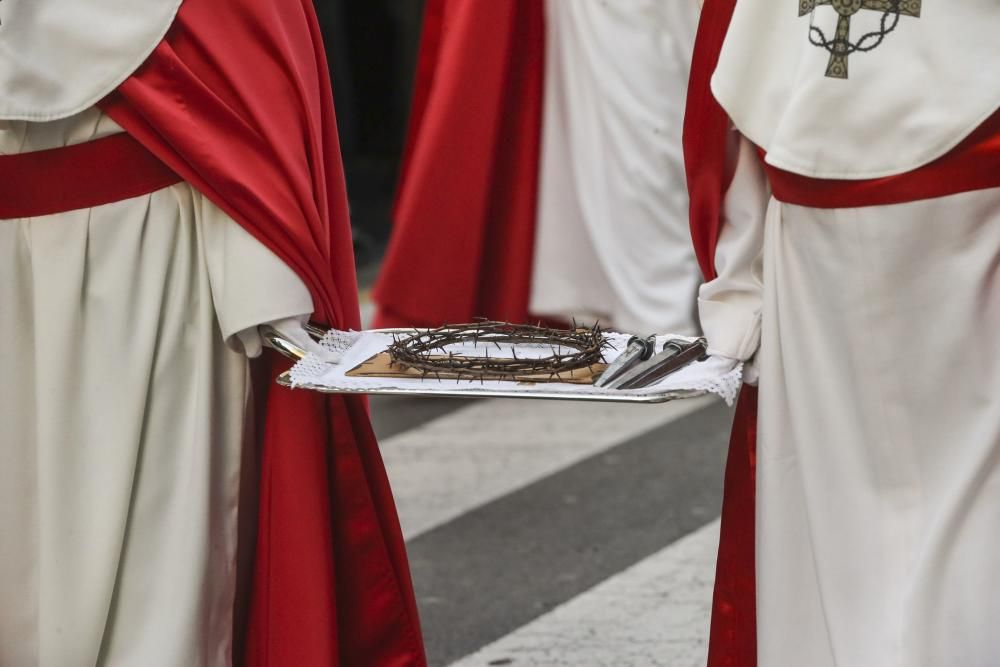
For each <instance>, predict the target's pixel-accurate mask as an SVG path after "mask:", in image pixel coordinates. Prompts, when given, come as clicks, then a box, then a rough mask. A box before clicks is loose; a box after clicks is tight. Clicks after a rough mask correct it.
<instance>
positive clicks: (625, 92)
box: [530, 0, 700, 334]
mask: <svg viewBox="0 0 1000 667" xmlns="http://www.w3.org/2000/svg"><path fill="white" fill-rule="evenodd" d="M545 8H546V66H545V93H544V107H543V108H544V112H543V129H542V156H541V168H540V177H539V178H540V181H539V198H538V216H537V219H538V226H537V232H536V239H535V255H534V270H533V284H532V292H531V303H530V310H531V312H532V313H534V314H536V315H544V316H552V317H561V318H565V319H569V318H571V317H576V318H579V319H585V320H586V319H590V320H595V319H599V320H601V321H602V322H605V323H609V324H612V325H614V326H616V327H618V328H620V329H623V330H627V331H636V332H654V331H669V332H673V333H688V334H690V333H695V331H696V329H697V325H696V323H695V295H696V292H697V286H698V282H699V280H700V272H699V270H698V266H697V262H696V261H695V257H694V251H693V249H692V247H691V240H690V234H689V232H688V222H687V194H686V191H685V187H684V164H683V156H682V153H681V126H682V120H683V116H684V102H685V94H686V91H687V78H688V69H689V67H690V58H691V49H692V47H693V43H694V34H695V28H696V25H697V20H698V12H699V7H698V3H697V1H696V0H669V2H668V1H663V0H615V1H614V2H600V1H598V0H549V2H547V3H546V6H545Z"/></svg>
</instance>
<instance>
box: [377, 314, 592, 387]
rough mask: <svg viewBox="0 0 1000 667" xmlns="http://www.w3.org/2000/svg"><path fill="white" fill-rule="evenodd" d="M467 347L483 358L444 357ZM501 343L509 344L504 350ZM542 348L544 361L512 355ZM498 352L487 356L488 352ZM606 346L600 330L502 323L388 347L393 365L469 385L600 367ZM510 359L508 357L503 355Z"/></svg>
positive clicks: (450, 329)
mask: <svg viewBox="0 0 1000 667" xmlns="http://www.w3.org/2000/svg"><path fill="white" fill-rule="evenodd" d="M470 342H471V343H472V344H473V345H474V346H476V347H478V346H479V345H480V344H482V345H484V346H485V349H484V354H483V355H481V356H480V355H477V356H467V355H462V354H455V353H454V352H449V351H448V350H447V349H445V348H447V347H448V346H449V345H456V344H462V343H466V344H467V343H470ZM502 343H507V344H511V345H512V347H510V348H507V349H506V350H505V349H504V348H503V347H502V345H501V344H502ZM518 344H522V345H533V346H545V347H549V348H550V349H551V354H550V355H548V356H544V357H526V356H520V357H519V356H518V355H517V345H518ZM491 346H495V347H496V348H497V350H498V353H497V354H495V355H493V356H490V347H491ZM608 346H609V343H608V342H607V341H606V340H605V338H604V334H603V333H602V331H601V328H600V326H599V325H596V324H595V325H594V326H593V327H585V328H579V327H577V326H576V325H575V323H574V326H573V328H572V329H549V328H546V327H542V326H531V325H516V324H509V323H506V322H491V321H483V322H473V323H469V324H451V325H446V326H443V327H438V328H436V329H426V330H423V331H418V332H417V333H415V334H413V335H411V336H408V337H406V338H398V337H394V339H393V343H392V345H390V346H389V348H388V350H387V351H388V353H389V357H390V359H391V360H392V362H393V363H394V364H398V365H400V366H403V367H407V368H413V369H416V370H419V371H422V373H423V376H424V377H427V376H429V375H430V376H437V377H439V378H440V376H441V374H442V373H447V374H448V375H449V376H450V377H457V378H458V379H462V378H463V377H467V378H468V379H470V380H486V379H492V380H497V379H499V380H515V379H518V378H522V377H525V376H535V377H537V376H545V375H546V374H547V375H548V379H550V380H551V379H553V378H555V379H558V378H559V376H560V374H562V373H570V372H572V371H575V370H579V369H583V368H591V369H592V367H593V365H594V364H599V363H603V361H604V355H603V351H604V349H605V348H606V347H608ZM505 354H509V355H510V356H503V355H505Z"/></svg>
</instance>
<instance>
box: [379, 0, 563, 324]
mask: <svg viewBox="0 0 1000 667" xmlns="http://www.w3.org/2000/svg"><path fill="white" fill-rule="evenodd" d="M543 9H544V8H543V3H542V0H508V1H505V2H469V1H468V0H429V2H428V3H427V7H426V10H425V12H426V13H425V18H424V33H423V36H422V39H421V51H420V57H419V61H418V66H417V77H416V84H415V92H414V101H413V108H412V111H411V115H410V128H409V134H408V138H407V147H406V153H405V155H404V160H403V168H402V173H401V181H400V185H399V190H398V193H397V199H396V206H395V212H394V224H395V227H394V229H393V234H392V239H391V240H390V243H389V247H388V250H387V252H386V256H385V260H384V262H383V264H382V271H381V274H380V276H379V280H378V282H377V283H376V285H375V290H374V293H373V294H374V297H375V300H376V301H377V302H378V304H379V311H378V314H377V316H376V320H375V324H376V326H407V325H421V326H433V325H438V324H443V323H446V322H450V323H454V322H463V321H468V320H470V319H471V318H473V317H489V318H492V319H501V320H507V321H511V322H524V321H527V320H528V319H529V315H528V299H529V290H530V287H531V273H532V255H533V250H534V236H535V208H536V199H537V192H538V162H539V151H540V141H541V117H542V79H543V74H544V66H543V61H544V12H543Z"/></svg>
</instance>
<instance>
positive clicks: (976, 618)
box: [701, 141, 1000, 667]
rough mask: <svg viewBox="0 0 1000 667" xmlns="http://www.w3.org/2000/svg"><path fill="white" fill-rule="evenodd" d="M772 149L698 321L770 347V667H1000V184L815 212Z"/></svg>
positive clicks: (763, 453) (765, 621)
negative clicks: (767, 171) (776, 168)
mask: <svg viewBox="0 0 1000 667" xmlns="http://www.w3.org/2000/svg"><path fill="white" fill-rule="evenodd" d="M757 160H758V157H757V154H756V151H755V150H754V149H753V147H752V146H750V145H749V143H747V142H746V141H744V142H743V144H742V145H741V149H740V160H739V165H738V168H737V173H736V178H735V180H734V182H733V185H732V187H731V188H730V190H729V193H728V196H727V200H726V207H725V210H726V226H725V227H724V229H723V233H722V237H721V240H720V245H719V250H718V253H717V257H716V263H717V266H718V269H719V274H720V275H719V278H718V279H716V280H715V281H713V282H711V283H708V284H707V285H705V286H704V287H703V288H702V291H701V316H702V323H703V325H704V327H705V331H706V334H707V336H708V339H709V344H710V345H711V346H712V347H713V348H714V349H715V350H716V351H718V352H719V353H722V354H726V355H728V356H732V357H738V358H743V359H746V358H748V357H750V356H751V355H752V354H754V352H755V351H756V349H757V342H758V341H760V347H759V354H758V362H759V367H760V414H759V422H758V425H759V432H758V435H759V437H758V455H757V474H758V478H757V498H758V504H757V584H758V591H757V596H758V597H757V614H758V616H757V618H758V651H759V654H758V664H759V665H761V667H803V666H806V665H808V667H951V666H953V665H955V666H958V665H961V666H962V667H995V666H996V665H1000V641H998V638H997V628H998V627H1000V595H997V591H1000V567H997V562H998V560H997V559H998V554H1000V530H998V529H997V527H998V526H1000V273H998V267H1000V190H983V191H979V192H970V193H965V194H959V195H954V196H950V197H945V198H941V199H935V200H929V201H922V202H914V203H908V204H901V205H895V206H883V207H866V208H857V209H832V210H818V209H810V208H803V207H801V206H792V205H787V204H782V203H780V202H778V201H776V200H774V199H769V194H768V191H767V187H766V183H765V180H764V176H763V174H762V172H761V169H760V167H759V165H758V163H757Z"/></svg>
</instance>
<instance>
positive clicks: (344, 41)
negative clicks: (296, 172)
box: [315, 0, 424, 282]
mask: <svg viewBox="0 0 1000 667" xmlns="http://www.w3.org/2000/svg"><path fill="white" fill-rule="evenodd" d="M315 4H316V13H317V15H318V16H319V21H320V27H321V28H322V30H323V37H324V40H325V42H326V53H327V59H328V60H329V63H330V75H331V78H332V80H333V95H334V101H335V103H336V106H337V122H338V126H339V130H340V141H341V147H342V148H341V150H342V151H343V157H344V168H345V170H346V172H347V191H348V195H349V197H350V201H351V224H352V229H353V231H354V250H355V255H356V257H357V262H358V267H359V271H360V272H361V273H362V274H364V273H366V272H369V271H371V270H374V266H375V265H376V264H377V262H378V260H379V259H380V258H381V255H382V252H383V250H384V249H385V243H386V241H387V239H388V236H389V230H390V228H391V221H390V210H391V208H392V199H393V195H394V193H395V187H396V178H397V175H398V172H399V162H400V156H401V154H402V148H403V141H404V138H405V134H406V123H407V119H408V117H409V111H410V96H411V94H412V88H413V74H414V70H415V68H416V56H417V50H418V48H419V44H420V26H421V18H422V16H423V5H424V2H423V0H315ZM365 282H367V281H365Z"/></svg>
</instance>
